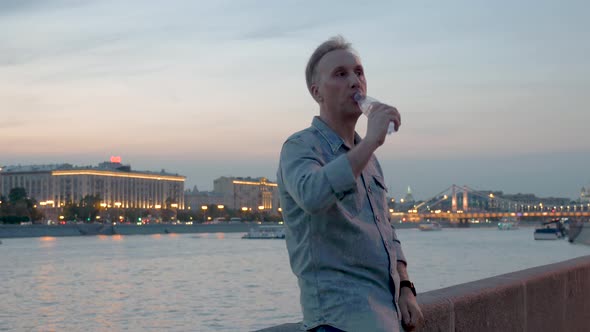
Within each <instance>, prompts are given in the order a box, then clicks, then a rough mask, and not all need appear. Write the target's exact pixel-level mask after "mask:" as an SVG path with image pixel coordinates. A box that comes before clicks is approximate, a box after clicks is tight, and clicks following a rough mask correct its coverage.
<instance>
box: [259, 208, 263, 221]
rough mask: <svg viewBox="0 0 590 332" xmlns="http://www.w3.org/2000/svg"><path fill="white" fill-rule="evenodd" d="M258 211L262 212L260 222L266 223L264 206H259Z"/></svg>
mask: <svg viewBox="0 0 590 332" xmlns="http://www.w3.org/2000/svg"><path fill="white" fill-rule="evenodd" d="M258 210H259V211H260V222H264V214H263V213H264V212H263V211H264V205H259V206H258Z"/></svg>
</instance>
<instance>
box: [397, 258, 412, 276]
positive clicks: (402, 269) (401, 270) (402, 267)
mask: <svg viewBox="0 0 590 332" xmlns="http://www.w3.org/2000/svg"><path fill="white" fill-rule="evenodd" d="M397 273H398V274H399V280H410V277H409V276H408V270H407V269H406V264H405V263H403V262H399V261H398V262H397Z"/></svg>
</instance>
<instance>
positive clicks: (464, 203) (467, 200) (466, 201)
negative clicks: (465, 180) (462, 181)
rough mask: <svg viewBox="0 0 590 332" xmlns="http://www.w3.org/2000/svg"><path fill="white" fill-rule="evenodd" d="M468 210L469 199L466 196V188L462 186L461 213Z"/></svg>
mask: <svg viewBox="0 0 590 332" xmlns="http://www.w3.org/2000/svg"><path fill="white" fill-rule="evenodd" d="M468 210H469V197H468V196H467V186H466V185H463V212H467V211H468Z"/></svg>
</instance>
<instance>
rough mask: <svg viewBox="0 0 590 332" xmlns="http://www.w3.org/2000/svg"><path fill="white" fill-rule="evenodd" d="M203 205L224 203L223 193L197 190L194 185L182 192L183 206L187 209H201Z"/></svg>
mask: <svg viewBox="0 0 590 332" xmlns="http://www.w3.org/2000/svg"><path fill="white" fill-rule="evenodd" d="M204 205H207V206H208V205H224V206H225V205H226V202H225V200H224V197H223V194H221V193H217V192H214V191H199V190H198V189H197V187H196V186H195V187H194V188H193V189H192V190H191V189H189V190H187V191H185V192H184V206H185V208H186V209H189V210H198V209H201V207H202V206H204Z"/></svg>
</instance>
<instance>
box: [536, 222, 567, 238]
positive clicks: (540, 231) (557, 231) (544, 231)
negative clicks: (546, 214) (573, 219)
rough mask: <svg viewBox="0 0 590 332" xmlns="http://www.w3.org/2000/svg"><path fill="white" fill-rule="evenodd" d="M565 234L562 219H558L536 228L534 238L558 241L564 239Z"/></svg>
mask: <svg viewBox="0 0 590 332" xmlns="http://www.w3.org/2000/svg"><path fill="white" fill-rule="evenodd" d="M565 234H566V229H565V226H564V225H563V223H562V221H561V219H559V218H556V219H552V220H551V221H548V222H544V223H543V224H542V225H541V226H539V227H537V228H535V233H534V238H535V240H557V239H561V238H563V237H564V236H565Z"/></svg>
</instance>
